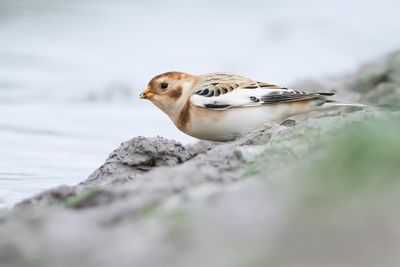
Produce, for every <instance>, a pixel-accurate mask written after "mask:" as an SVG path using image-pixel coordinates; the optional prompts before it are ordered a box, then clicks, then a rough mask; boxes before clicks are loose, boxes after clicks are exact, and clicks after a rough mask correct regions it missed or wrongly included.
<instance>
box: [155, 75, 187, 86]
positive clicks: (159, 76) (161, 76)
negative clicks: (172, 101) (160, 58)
mask: <svg viewBox="0 0 400 267" xmlns="http://www.w3.org/2000/svg"><path fill="white" fill-rule="evenodd" d="M189 76H190V74H187V73H183V72H179V71H170V72H165V73H162V74H160V75H157V76H155V77H154V78H153V79H151V81H150V82H149V85H150V86H151V87H152V86H154V85H156V84H157V83H158V82H160V81H162V80H164V79H167V78H168V79H171V80H182V79H187V78H189Z"/></svg>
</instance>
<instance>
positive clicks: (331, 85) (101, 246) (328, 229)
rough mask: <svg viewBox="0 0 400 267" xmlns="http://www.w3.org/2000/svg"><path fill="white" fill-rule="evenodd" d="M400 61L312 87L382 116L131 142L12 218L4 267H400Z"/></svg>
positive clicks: (8, 217)
mask: <svg viewBox="0 0 400 267" xmlns="http://www.w3.org/2000/svg"><path fill="white" fill-rule="evenodd" d="M398 58H399V53H397V54H393V55H391V56H390V57H388V58H386V59H385V60H382V61H379V62H377V63H375V64H370V65H368V66H365V67H362V68H361V69H360V70H359V71H358V72H357V73H355V74H354V75H352V76H348V77H344V78H341V79H332V78H329V79H328V78H327V79H325V78H324V79H320V80H314V81H308V82H303V83H301V84H299V87H301V88H304V89H308V90H310V88H316V89H319V88H320V89H323V90H325V91H331V90H336V91H337V93H338V95H339V96H340V98H341V99H347V100H350V101H361V102H363V103H367V104H373V105H374V104H377V105H378V106H380V107H370V108H367V109H361V110H352V109H336V110H329V111H325V112H320V113H315V114H310V115H303V116H298V117H295V118H292V119H290V120H287V121H286V122H284V123H282V124H281V125H270V126H268V127H265V128H260V129H257V130H256V131H254V132H252V133H250V134H248V135H247V136H244V137H243V138H241V139H239V140H236V141H234V142H229V143H212V142H199V143H197V144H194V145H191V146H186V147H185V146H182V145H181V144H179V143H177V142H175V141H173V140H167V139H164V138H162V137H157V138H144V137H136V138H133V139H131V140H129V141H127V142H124V143H122V144H121V146H120V147H119V148H118V149H117V150H115V151H114V152H112V153H111V154H110V156H109V157H108V158H107V159H106V162H105V163H104V164H103V165H102V166H101V167H100V168H99V169H97V170H96V171H95V172H94V173H93V174H92V175H91V176H90V177H89V178H88V179H87V180H85V181H83V182H82V183H81V184H79V185H77V186H74V187H66V186H63V187H59V188H55V189H52V190H49V191H46V192H43V193H42V194H39V195H37V196H35V197H33V198H31V199H28V200H26V201H24V202H22V203H20V204H19V205H17V206H16V207H15V208H14V209H12V210H9V211H2V212H0V266H2V267H3V266H5V267H7V266H18V267H25V266H60V267H63V266H100V267H101V266H117V267H118V266H121V267H122V266H194V267H196V266H218V267H224V266H398V265H399V264H400V257H399V256H398V252H397V250H398V249H397V248H398V247H399V246H400V238H399V235H398V222H399V216H398V215H397V214H398V212H397V207H398V204H399V201H398V197H397V196H398V195H399V194H398V193H399V192H400V182H397V180H398V179H396V178H398V175H397V174H398V173H400V169H399V168H400V167H399V166H398V162H400V152H399V151H400V147H399V145H400V143H399V142H398V141H397V140H398V136H400V115H399V114H400V113H399V112H398V111H396V108H397V107H398V102H396V101H395V99H397V97H399V95H400V93H399V87H400V79H399V78H398V77H399V74H400V68H399V66H398V63H399V59H398ZM382 107H385V108H390V109H391V111H389V110H388V109H383V108H382ZM396 175H397V176H396ZM394 211H395V212H394Z"/></svg>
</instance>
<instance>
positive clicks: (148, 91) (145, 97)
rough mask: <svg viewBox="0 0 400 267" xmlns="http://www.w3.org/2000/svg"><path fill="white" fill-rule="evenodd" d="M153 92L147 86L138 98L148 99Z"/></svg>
mask: <svg viewBox="0 0 400 267" xmlns="http://www.w3.org/2000/svg"><path fill="white" fill-rule="evenodd" d="M153 95H154V94H153V93H152V92H151V91H150V90H149V89H148V88H147V89H146V90H144V91H143V93H141V94H140V95H139V98H140V99H150V98H151V97H152V96H153Z"/></svg>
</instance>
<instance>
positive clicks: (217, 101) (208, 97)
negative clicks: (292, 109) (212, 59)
mask: <svg viewBox="0 0 400 267" xmlns="http://www.w3.org/2000/svg"><path fill="white" fill-rule="evenodd" d="M209 76H211V77H209ZM205 77H209V78H203V79H202V80H201V81H200V82H199V83H198V84H197V85H196V86H195V89H194V93H193V95H192V96H191V97H190V101H191V103H192V104H193V105H195V106H198V107H203V108H209V109H215V110H221V109H228V108H236V107H249V106H261V105H274V104H279V103H290V102H296V101H302V100H311V99H316V100H326V98H325V96H330V95H333V93H306V92H302V91H295V90H291V89H288V88H286V87H281V86H277V85H274V84H269V83H263V82H256V81H252V80H250V79H248V78H244V77H241V76H237V75H232V74H225V73H216V74H213V75H207V76H205ZM324 102H325V101H321V103H320V104H321V105H322V104H323V103H324Z"/></svg>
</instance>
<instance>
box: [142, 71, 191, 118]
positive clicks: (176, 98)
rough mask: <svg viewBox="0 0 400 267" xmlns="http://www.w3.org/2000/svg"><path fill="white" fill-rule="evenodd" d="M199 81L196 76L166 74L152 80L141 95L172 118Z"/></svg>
mask: <svg viewBox="0 0 400 267" xmlns="http://www.w3.org/2000/svg"><path fill="white" fill-rule="evenodd" d="M197 80H198V78H197V76H195V75H191V74H187V73H183V72H166V73H163V74H160V75H157V76H155V77H154V78H153V79H151V80H150V82H149V84H148V86H147V88H146V89H145V90H144V91H143V92H142V93H141V94H140V98H141V99H148V100H150V101H151V102H152V103H153V104H154V105H156V106H157V107H158V108H160V109H161V110H162V111H164V112H165V113H167V115H169V116H171V114H172V113H173V112H177V110H179V109H180V108H181V107H182V106H183V105H184V104H185V102H186V101H187V99H188V97H190V95H191V91H192V90H191V89H192V88H193V85H194V84H195V83H196V82H197Z"/></svg>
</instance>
